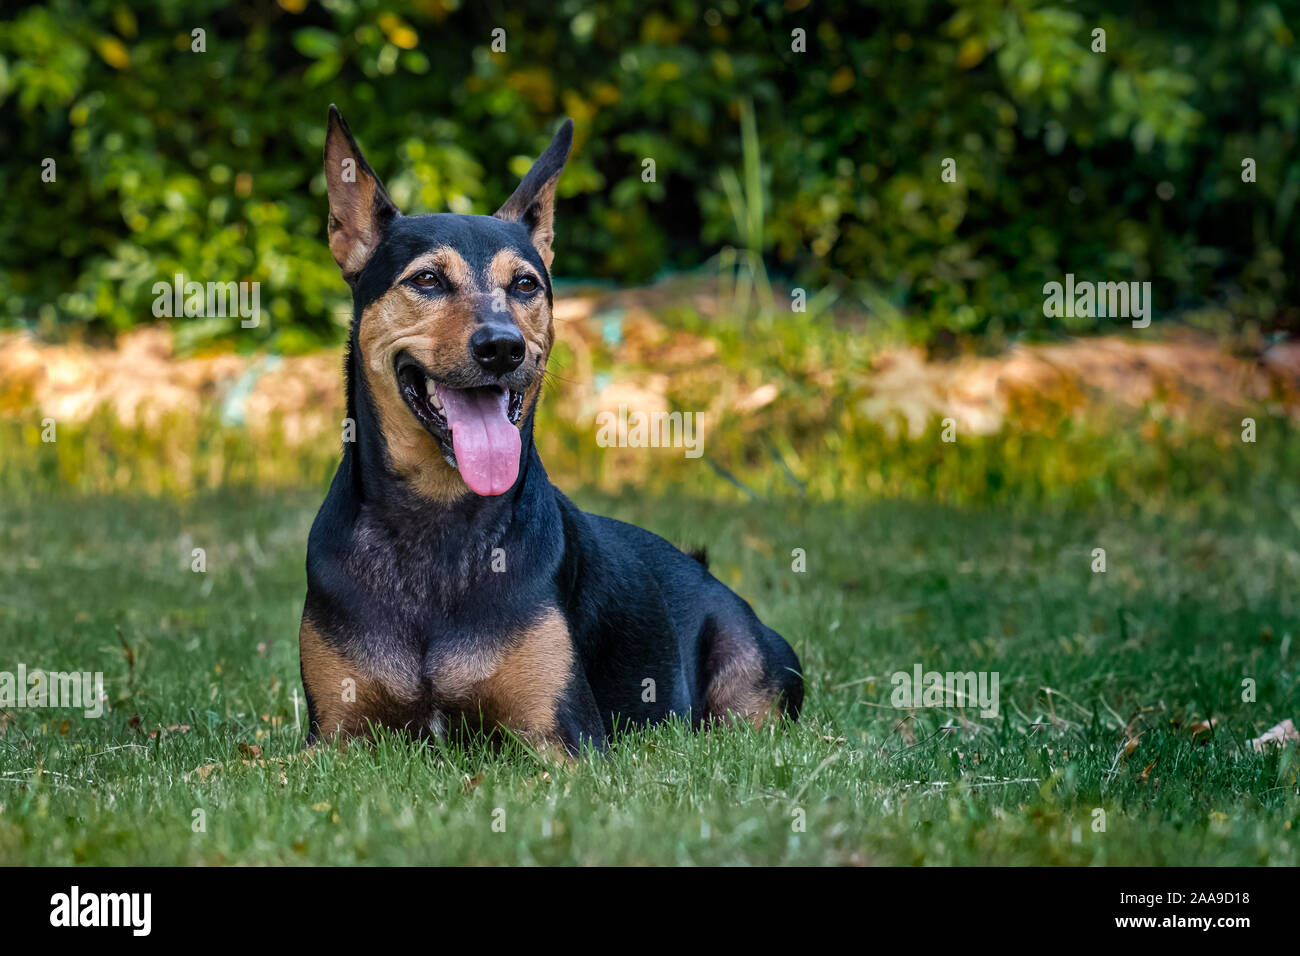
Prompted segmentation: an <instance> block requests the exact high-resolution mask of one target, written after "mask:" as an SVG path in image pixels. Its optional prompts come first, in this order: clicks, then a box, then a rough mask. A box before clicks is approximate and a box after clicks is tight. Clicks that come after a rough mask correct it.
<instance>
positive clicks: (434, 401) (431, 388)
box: [424, 378, 442, 411]
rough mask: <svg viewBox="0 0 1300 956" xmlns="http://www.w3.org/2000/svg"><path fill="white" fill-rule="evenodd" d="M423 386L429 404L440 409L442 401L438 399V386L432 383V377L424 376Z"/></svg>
mask: <svg viewBox="0 0 1300 956" xmlns="http://www.w3.org/2000/svg"><path fill="white" fill-rule="evenodd" d="M424 387H425V391H426V392H428V393H429V404H430V405H432V406H433V407H434V408H436V409H438V411H442V402H440V401H438V386H437V385H436V384H435V383H434V381H433V379H431V378H426V379H425V380H424Z"/></svg>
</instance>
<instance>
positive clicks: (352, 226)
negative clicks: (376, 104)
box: [325, 103, 398, 281]
mask: <svg viewBox="0 0 1300 956" xmlns="http://www.w3.org/2000/svg"><path fill="white" fill-rule="evenodd" d="M325 185H326V188H327V189H328V191H329V199H330V218H329V242H330V252H332V253H333V254H334V261H335V262H337V263H338V264H339V268H340V269H341V270H343V278H345V279H347V280H348V281H352V280H353V279H354V278H356V275H357V273H359V272H360V271H361V270H362V268H364V267H365V264H366V263H367V262H369V261H370V256H371V255H372V254H373V253H374V251H375V247H376V246H378V245H379V240H380V238H381V237H382V236H383V234H384V230H385V229H386V228H388V224H389V223H390V222H392V221H393V219H395V218H396V217H397V215H398V212H397V207H396V206H395V205H393V201H392V200H391V199H389V198H388V192H387V190H385V189H384V186H383V184H382V183H381V182H380V181H379V177H378V176H376V175H375V173H374V170H372V169H371V168H370V165H369V164H368V163H367V162H366V159H365V157H364V156H362V155H361V150H360V149H358V148H357V142H356V140H354V139H353V138H352V131H351V130H349V129H348V124H347V121H346V120H344V119H343V114H342V113H340V112H339V111H338V107H336V106H334V105H333V104H332V103H331V104H330V116H329V128H328V130H327V131H326V133H325Z"/></svg>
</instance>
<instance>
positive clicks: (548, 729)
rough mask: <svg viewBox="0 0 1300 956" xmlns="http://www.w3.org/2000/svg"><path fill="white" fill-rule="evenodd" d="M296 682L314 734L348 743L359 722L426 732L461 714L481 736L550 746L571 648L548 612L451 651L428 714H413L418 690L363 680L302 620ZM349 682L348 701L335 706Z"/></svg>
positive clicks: (398, 679)
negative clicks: (505, 633)
mask: <svg viewBox="0 0 1300 956" xmlns="http://www.w3.org/2000/svg"><path fill="white" fill-rule="evenodd" d="M298 645H299V650H300V652H301V655H302V670H303V682H304V683H305V684H306V686H307V690H308V691H309V692H310V694H311V696H312V701H313V703H314V704H315V706H316V711H317V721H318V724H319V728H320V734H321V736H322V737H324V738H326V739H330V738H333V737H334V736H336V735H339V734H342V735H343V736H345V737H346V736H353V735H357V734H364V733H365V732H366V729H367V728H366V722H367V720H369V721H371V722H373V723H376V724H385V725H387V726H392V727H398V728H401V727H406V726H408V725H409V726H427V725H429V724H430V723H431V722H432V721H433V720H434V718H436V717H438V716H439V715H441V714H445V713H463V714H465V715H466V717H467V718H469V719H470V720H472V721H473V722H475V723H477V722H478V720H479V718H480V717H481V719H482V724H483V729H485V730H486V729H491V727H493V726H501V727H505V728H507V729H509V730H511V731H513V732H515V733H517V734H519V735H520V736H521V737H523V738H524V739H525V740H526V741H529V742H530V743H533V744H538V745H547V746H549V745H555V744H558V740H559V738H558V727H557V718H556V708H557V706H558V704H559V699H560V695H561V693H562V692H563V690H564V688H565V686H566V685H567V684H568V683H569V679H570V677H571V675H572V672H573V667H574V651H573V642H572V641H571V640H570V637H569V628H568V625H567V624H566V623H565V620H564V617H563V615H561V614H560V612H559V611H557V610H555V609H554V608H547V609H545V610H543V612H542V614H541V615H540V616H539V617H538V619H537V620H536V621H535V622H534V623H533V624H532V625H531V626H529V627H528V628H526V629H524V630H523V631H522V632H520V633H519V634H515V635H512V636H511V638H510V639H509V640H508V641H506V642H504V643H502V644H500V645H497V646H495V647H492V648H490V649H486V650H485V649H481V645H479V646H476V647H474V648H472V649H470V650H468V651H466V650H456V651H452V652H449V653H447V654H446V655H445V656H444V657H443V659H441V660H438V661H435V662H434V663H433V680H432V685H431V687H430V688H429V690H430V691H431V694H430V697H429V699H430V700H431V701H432V704H431V706H432V707H433V708H436V711H435V710H430V712H429V713H427V714H425V713H419V712H418V711H417V710H416V702H417V698H418V697H419V696H420V694H419V692H420V688H419V687H418V686H416V685H415V684H413V683H412V682H411V681H410V680H408V679H405V678H403V677H402V676H400V675H394V674H387V675H378V676H376V675H372V674H367V673H363V672H362V671H361V669H360V668H358V667H357V666H356V665H355V664H353V663H352V662H351V661H349V660H347V659H346V658H345V657H344V656H343V655H341V654H339V653H338V652H337V651H335V650H333V649H332V648H331V647H330V646H329V645H328V644H326V643H325V641H324V640H323V638H322V637H321V635H320V633H319V632H318V631H317V630H316V628H315V626H314V625H312V623H311V622H310V621H308V620H306V619H304V620H303V623H302V628H301V630H300V631H299V635H298ZM348 678H351V679H352V680H353V681H355V688H356V700H355V701H345V700H344V699H343V681H344V680H345V679H348Z"/></svg>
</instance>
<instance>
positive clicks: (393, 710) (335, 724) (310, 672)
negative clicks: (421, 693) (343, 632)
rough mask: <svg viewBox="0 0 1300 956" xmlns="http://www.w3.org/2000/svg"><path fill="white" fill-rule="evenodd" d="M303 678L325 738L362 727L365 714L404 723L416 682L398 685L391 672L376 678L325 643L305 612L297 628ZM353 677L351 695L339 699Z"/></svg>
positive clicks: (392, 723)
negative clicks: (381, 677)
mask: <svg viewBox="0 0 1300 956" xmlns="http://www.w3.org/2000/svg"><path fill="white" fill-rule="evenodd" d="M298 652H299V655H300V656H301V658H302V677H303V683H304V684H305V685H306V687H307V691H308V693H310V694H311V698H312V703H313V704H314V705H315V707H316V721H317V724H318V726H319V728H320V734H321V736H322V737H325V738H326V739H329V738H332V737H334V736H336V735H338V734H342V735H343V736H345V737H348V736H354V735H356V734H362V733H365V732H366V730H367V720H369V721H371V722H373V723H383V724H387V725H389V726H394V727H403V726H405V725H406V724H407V723H408V722H409V720H410V718H411V713H410V707H411V704H412V703H413V702H414V693H415V692H416V691H417V688H414V687H410V686H403V683H404V682H402V681H399V680H394V679H393V677H392V676H391V675H389V676H387V677H386V678H385V679H376V678H375V677H374V676H372V675H368V674H365V673H363V672H362V671H361V669H360V668H358V667H357V666H356V665H355V664H353V663H352V662H351V661H349V660H348V659H347V658H346V657H344V656H343V655H342V654H340V653H339V652H338V651H336V650H334V649H333V648H332V647H330V646H329V645H328V644H327V643H326V642H325V640H324V638H322V637H321V634H320V632H319V631H318V630H317V629H316V627H315V625H313V624H312V623H311V622H310V621H308V620H307V619H306V618H303V621H302V626H301V627H300V628H299V630H298ZM346 680H351V681H353V690H354V693H353V694H352V695H350V696H353V697H355V699H354V700H346V699H344V694H345V685H344V681H346Z"/></svg>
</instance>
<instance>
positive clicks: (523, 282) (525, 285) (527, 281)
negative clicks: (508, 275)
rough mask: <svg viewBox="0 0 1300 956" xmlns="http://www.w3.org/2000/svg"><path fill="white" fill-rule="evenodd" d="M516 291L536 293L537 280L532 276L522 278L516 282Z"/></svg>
mask: <svg viewBox="0 0 1300 956" xmlns="http://www.w3.org/2000/svg"><path fill="white" fill-rule="evenodd" d="M515 289H516V291H518V292H536V291H537V280H536V279H534V278H533V277H532V276H520V277H519V278H518V279H516V280H515Z"/></svg>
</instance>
